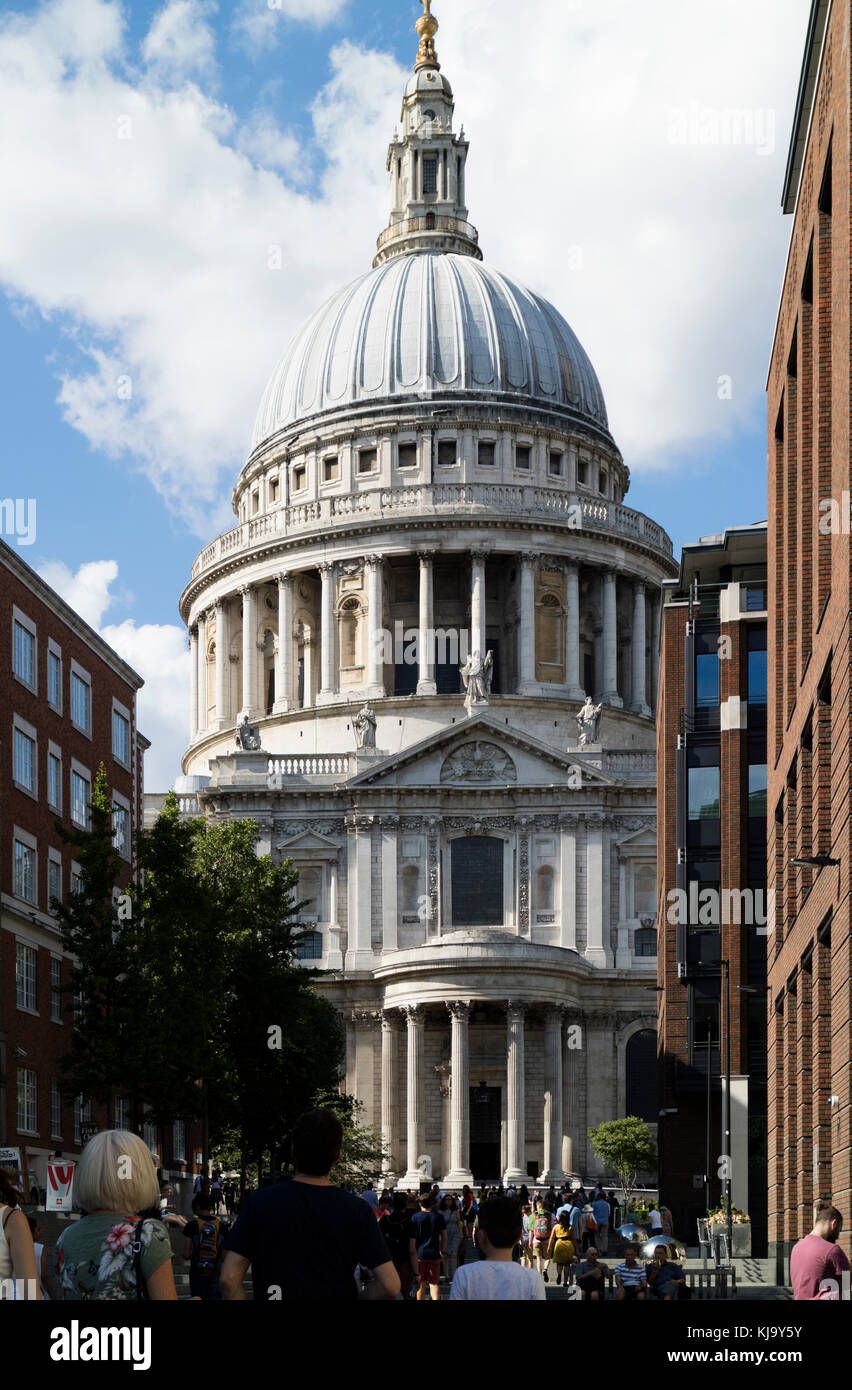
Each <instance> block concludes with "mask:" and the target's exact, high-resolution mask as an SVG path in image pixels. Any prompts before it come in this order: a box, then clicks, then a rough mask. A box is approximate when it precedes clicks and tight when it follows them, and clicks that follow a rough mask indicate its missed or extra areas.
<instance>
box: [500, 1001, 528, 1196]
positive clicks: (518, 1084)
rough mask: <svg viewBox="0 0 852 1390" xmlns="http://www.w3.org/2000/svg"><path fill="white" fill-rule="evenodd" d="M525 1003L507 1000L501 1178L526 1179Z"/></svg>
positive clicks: (519, 1180)
mask: <svg viewBox="0 0 852 1390" xmlns="http://www.w3.org/2000/svg"><path fill="white" fill-rule="evenodd" d="M525 1010H526V1005H525V1004H523V1003H520V1002H518V1001H517V1000H512V999H510V1000H509V1003H508V1005H507V1029H506V1051H507V1058H506V1172H505V1173H504V1174H503V1182H504V1183H505V1184H506V1185H507V1186H508V1184H509V1183H510V1182H514V1183H519V1182H526V1178H527V1173H526V1164H525V1162H524V1153H525V1151H526V1135H525V1126H524V1013H525Z"/></svg>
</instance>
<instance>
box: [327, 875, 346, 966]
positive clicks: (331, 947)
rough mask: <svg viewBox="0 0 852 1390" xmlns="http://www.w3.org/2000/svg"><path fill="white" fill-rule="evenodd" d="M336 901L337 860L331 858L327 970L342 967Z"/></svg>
mask: <svg viewBox="0 0 852 1390" xmlns="http://www.w3.org/2000/svg"><path fill="white" fill-rule="evenodd" d="M337 902H338V899H337V860H336V859H332V860H331V862H330V863H329V866H328V951H327V952H326V969H328V970H342V969H343V952H342V951H341V949H340V922H339V921H338V917H337Z"/></svg>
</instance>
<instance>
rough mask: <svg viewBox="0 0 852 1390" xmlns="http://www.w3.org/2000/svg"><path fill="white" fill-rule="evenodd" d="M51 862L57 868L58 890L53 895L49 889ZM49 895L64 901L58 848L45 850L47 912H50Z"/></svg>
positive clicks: (60, 857)
mask: <svg viewBox="0 0 852 1390" xmlns="http://www.w3.org/2000/svg"><path fill="white" fill-rule="evenodd" d="M53 864H55V865H56V867H57V868H58V870H59V892H58V893H56V894H55V895H52V894H51V891H50V870H51V865H53ZM51 896H55V897H57V898H58V899H59V900H60V902H64V901H65V897H64V887H63V883H62V855H61V854H60V853H59V850H58V849H48V851H47V903H46V906H47V910H48V912H50V899H51ZM55 915H56V914H55V913H51V916H55Z"/></svg>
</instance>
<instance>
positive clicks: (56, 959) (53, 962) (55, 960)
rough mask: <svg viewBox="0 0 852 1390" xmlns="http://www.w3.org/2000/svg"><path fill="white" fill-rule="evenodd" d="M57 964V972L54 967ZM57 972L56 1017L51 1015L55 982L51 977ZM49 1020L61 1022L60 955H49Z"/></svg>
mask: <svg viewBox="0 0 852 1390" xmlns="http://www.w3.org/2000/svg"><path fill="white" fill-rule="evenodd" d="M57 966H58V967H59V969H58V972H57V969H56V967H57ZM57 973H58V975H59V1005H58V1010H57V1011H58V1013H59V1017H58V1018H54V1016H53V1001H54V990H55V989H56V984H55V982H54V978H53V977H54V975H55V974H57ZM50 1021H51V1023H58V1024H61V1023H62V957H61V956H51V957H50Z"/></svg>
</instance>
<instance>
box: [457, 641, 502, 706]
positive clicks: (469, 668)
mask: <svg viewBox="0 0 852 1390" xmlns="http://www.w3.org/2000/svg"><path fill="white" fill-rule="evenodd" d="M459 669H460V672H461V678H462V681H463V682H464V688H465V697H464V707H465V709H466V710H467V712H468V714H470V713H471V712H472V710H473V709H474V708H475V707H477V706H480V707H482V706H485V705H487V704H488V702H489V700H490V699H491V680H492V677H493V675H494V653H493V652H486V654H485V660H484V661H483V659H482V657H481V656H480V654H479V652H474V653H473V654H472V655H469V656H468V658H467V661H466V662H465V664H464V666H462V667H460V668H459Z"/></svg>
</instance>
